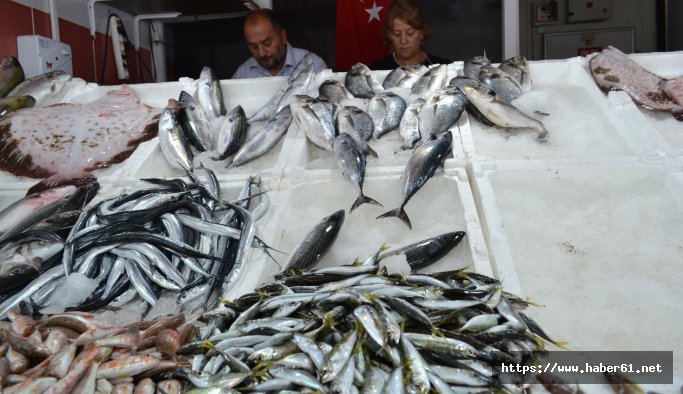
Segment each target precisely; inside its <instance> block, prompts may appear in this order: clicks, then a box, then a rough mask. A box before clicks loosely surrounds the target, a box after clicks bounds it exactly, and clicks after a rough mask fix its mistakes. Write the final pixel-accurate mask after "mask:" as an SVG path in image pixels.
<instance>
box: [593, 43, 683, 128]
mask: <svg viewBox="0 0 683 394" xmlns="http://www.w3.org/2000/svg"><path fill="white" fill-rule="evenodd" d="M588 68H590V70H591V74H592V75H593V79H595V82H596V83H597V84H598V86H599V87H600V88H601V89H602V90H606V91H607V90H623V91H624V92H626V93H628V95H629V96H631V99H632V100H633V101H634V102H635V103H636V104H638V105H640V106H642V107H643V108H646V109H649V110H653V111H667V112H671V113H672V114H673V115H674V118H676V119H677V120H681V121H683V76H680V77H678V78H676V79H664V78H662V77H660V76H658V75H656V74H653V73H651V72H650V71H648V70H646V69H644V68H643V67H641V66H640V65H639V64H638V63H636V62H634V61H633V60H631V59H630V58H629V57H628V56H627V55H626V54H625V53H623V52H621V51H620V50H618V49H617V48H615V47H612V46H610V47H608V48H607V49H604V50H603V51H602V52H601V53H599V54H598V55H595V56H594V57H593V58H591V60H590V62H589V63H588Z"/></svg>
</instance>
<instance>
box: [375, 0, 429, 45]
mask: <svg viewBox="0 0 683 394" xmlns="http://www.w3.org/2000/svg"><path fill="white" fill-rule="evenodd" d="M396 18H398V19H400V20H402V21H403V22H405V23H407V24H408V25H410V26H411V27H412V28H413V29H415V30H422V34H423V37H424V40H425V41H426V40H427V39H428V38H429V37H430V36H431V34H432V32H431V30H430V29H429V26H427V25H426V24H425V20H424V15H423V14H422V7H420V5H419V4H418V3H417V2H415V1H413V0H394V1H392V2H391V5H390V6H389V9H388V10H387V13H386V15H385V17H384V24H383V25H382V40H384V42H385V43H386V44H391V40H390V39H389V34H390V32H391V25H392V23H393V22H394V19H396Z"/></svg>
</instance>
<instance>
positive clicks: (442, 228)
mask: <svg viewBox="0 0 683 394" xmlns="http://www.w3.org/2000/svg"><path fill="white" fill-rule="evenodd" d="M318 175H320V176H317V177H314V178H307V179H293V178H289V179H285V180H284V181H283V182H282V185H283V186H282V187H281V189H280V191H279V192H278V194H277V197H276V198H275V199H274V201H273V205H272V207H271V215H270V218H269V222H268V223H264V224H263V226H262V227H261V228H260V230H261V231H262V234H263V240H264V241H265V242H267V243H269V244H270V245H271V246H272V247H274V248H276V249H278V250H281V251H283V252H287V253H289V252H291V251H292V250H293V249H294V247H295V246H296V245H297V244H298V243H299V242H300V241H301V240H302V239H303V237H305V236H306V234H308V232H309V231H310V230H311V229H312V228H313V227H314V226H315V225H316V224H318V223H319V222H320V221H321V220H322V219H323V218H324V217H326V216H329V215H331V214H332V213H334V212H336V211H337V210H340V209H343V210H344V211H345V220H344V224H343V225H342V228H341V231H340V232H339V235H338V237H337V239H336V241H335V243H334V244H333V246H332V247H331V249H330V250H329V252H328V253H327V254H326V255H325V256H324V257H323V259H322V260H321V261H320V263H319V264H318V267H327V266H334V265H342V264H351V263H352V262H353V261H354V260H355V259H356V258H360V259H365V258H367V257H369V256H370V255H372V254H374V253H376V252H377V250H378V248H379V247H380V246H381V245H382V244H384V243H386V244H388V245H389V246H390V248H397V247H401V246H405V245H408V244H410V243H413V242H417V241H420V240H423V239H426V238H429V237H432V236H436V235H440V234H443V233H447V232H451V231H465V232H466V236H465V238H464V240H463V241H462V242H461V244H460V245H458V246H457V247H456V248H454V249H453V250H452V251H451V252H450V253H449V254H448V255H447V256H445V257H444V258H442V259H441V260H440V261H439V262H437V263H435V264H433V265H432V266H430V267H427V268H425V269H424V270H423V271H424V272H437V271H444V270H448V269H457V268H464V267H469V268H470V269H473V270H476V271H477V272H480V273H483V274H486V275H491V274H492V270H491V266H490V263H489V259H488V255H487V250H486V245H485V243H484V238H483V235H482V232H481V227H480V225H479V220H478V216H477V212H476V208H475V205H474V201H473V200H472V194H471V190H470V186H469V182H468V179H467V175H466V172H465V170H464V168H457V169H446V170H445V171H438V172H437V174H435V176H434V177H433V178H432V179H430V180H429V181H428V182H427V184H426V185H425V186H423V187H422V189H421V190H420V191H418V192H417V193H416V194H415V195H414V196H413V198H412V199H411V200H410V202H409V203H408V204H407V206H406V208H405V209H406V212H407V213H408V216H409V217H410V220H411V222H412V226H413V228H412V230H410V229H408V227H407V226H406V225H405V224H403V223H402V222H401V221H400V220H399V219H397V218H384V219H376V217H377V216H379V215H380V214H382V213H384V212H386V211H388V210H390V209H393V208H396V207H398V206H399V205H400V202H401V199H402V195H401V182H400V173H394V174H393V175H383V176H372V177H367V178H366V179H365V187H364V192H365V195H367V196H370V197H372V198H374V199H375V200H377V201H379V202H380V203H382V204H383V205H384V206H383V207H380V206H376V205H370V204H363V205H361V206H360V207H358V208H356V209H355V210H354V211H353V212H350V213H349V208H350V207H351V205H352V203H353V202H354V201H355V199H356V196H357V192H356V189H355V187H354V186H353V185H352V184H351V183H349V182H348V181H347V180H346V179H344V178H342V177H341V176H337V175H336V174H334V173H330V174H328V175H326V176H322V174H318ZM274 256H275V257H276V258H277V259H278V262H279V264H280V266H278V265H277V264H275V263H274V262H273V261H272V260H267V259H259V260H256V261H255V262H254V269H255V270H254V271H253V272H254V273H255V274H253V275H249V276H248V277H247V278H245V282H244V283H243V286H242V287H241V289H240V291H237V292H235V295H239V294H242V293H244V292H247V291H251V290H253V288H254V287H256V286H259V285H263V284H267V283H271V282H272V281H273V276H274V275H275V274H277V273H278V272H280V271H281V270H283V269H284V267H285V264H286V261H287V256H283V255H280V254H277V253H275V254H274ZM259 264H263V266H259Z"/></svg>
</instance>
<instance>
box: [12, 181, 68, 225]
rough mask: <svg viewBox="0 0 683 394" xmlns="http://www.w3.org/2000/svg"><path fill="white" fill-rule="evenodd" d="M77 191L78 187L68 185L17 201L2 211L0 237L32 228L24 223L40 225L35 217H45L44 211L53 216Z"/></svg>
mask: <svg viewBox="0 0 683 394" xmlns="http://www.w3.org/2000/svg"><path fill="white" fill-rule="evenodd" d="M76 190H77V188H76V186H74V185H66V186H61V187H56V188H54V189H48V190H46V191H44V192H40V193H34V194H30V195H28V196H26V197H24V198H22V199H19V200H17V201H15V202H14V203H12V204H11V205H9V206H8V207H6V208H5V209H3V210H2V211H0V236H5V234H7V233H8V232H10V231H12V229H14V228H17V227H18V226H20V227H23V229H27V228H29V227H30V225H26V224H23V225H22V223H31V222H32V223H31V224H36V223H38V222H39V221H40V220H41V219H38V218H35V216H36V215H40V216H43V215H41V212H43V211H45V212H47V215H51V214H53V213H54V212H56V210H57V209H59V208H60V207H61V206H62V205H63V204H64V202H65V200H66V199H68V198H69V197H70V196H72V195H73V194H74V193H75V192H76ZM23 229H22V231H23Z"/></svg>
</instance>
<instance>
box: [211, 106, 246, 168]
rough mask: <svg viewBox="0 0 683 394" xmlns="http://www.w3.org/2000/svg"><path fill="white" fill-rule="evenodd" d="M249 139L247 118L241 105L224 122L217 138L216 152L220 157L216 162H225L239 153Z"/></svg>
mask: <svg viewBox="0 0 683 394" xmlns="http://www.w3.org/2000/svg"><path fill="white" fill-rule="evenodd" d="M246 138H247V117H246V115H245V114H244V110H243V109H242V106H241V105H238V106H236V107H235V108H233V109H232V111H230V112H229V113H228V115H227V116H226V117H225V120H224V121H223V125H222V126H221V130H220V131H219V132H218V137H217V138H216V143H215V146H216V150H217V151H218V154H219V156H218V157H217V158H216V160H224V159H225V158H226V157H228V156H230V155H232V154H233V153H235V152H237V151H238V150H239V149H240V148H241V147H242V145H244V141H245V140H246Z"/></svg>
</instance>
